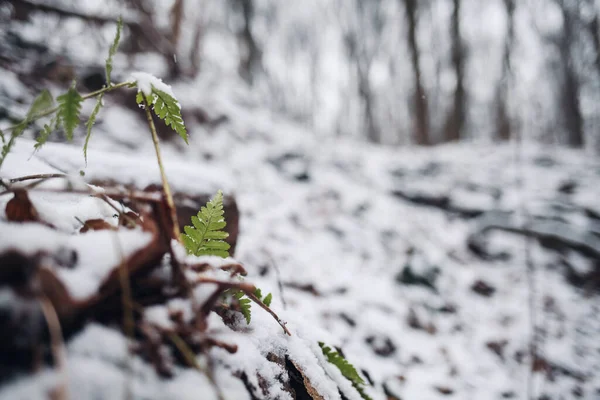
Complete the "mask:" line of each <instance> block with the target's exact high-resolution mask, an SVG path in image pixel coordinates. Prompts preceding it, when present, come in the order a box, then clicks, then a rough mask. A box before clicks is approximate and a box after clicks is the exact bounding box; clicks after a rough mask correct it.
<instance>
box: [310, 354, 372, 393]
mask: <svg viewBox="0 0 600 400" xmlns="http://www.w3.org/2000/svg"><path fill="white" fill-rule="evenodd" d="M319 347H320V348H321V351H322V352H323V355H324V356H325V358H327V361H328V362H330V363H331V364H333V365H335V366H336V367H337V368H338V369H339V370H340V372H341V373H342V375H344V377H345V378H346V379H348V380H349V381H350V382H351V383H352V386H353V387H354V389H356V391H357V392H358V393H359V394H360V397H362V398H363V399H364V400H372V399H371V397H369V395H367V394H366V393H365V391H364V386H365V381H364V379H363V378H362V377H361V376H360V375H359V374H358V371H356V368H354V366H353V365H352V364H350V363H349V362H348V360H346V359H345V358H344V357H343V356H342V355H341V354H340V353H338V352H337V351H335V350H333V349H332V348H331V347H329V346H326V345H325V343H323V342H319Z"/></svg>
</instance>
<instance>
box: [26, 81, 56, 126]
mask: <svg viewBox="0 0 600 400" xmlns="http://www.w3.org/2000/svg"><path fill="white" fill-rule="evenodd" d="M53 105H54V98H53V97H52V94H50V92H49V91H48V89H44V90H42V91H41V93H40V94H39V95H38V96H37V97H36V98H35V99H34V100H33V103H31V107H29V111H28V112H27V118H26V120H27V121H28V122H29V121H31V120H32V119H33V118H34V117H36V116H37V115H38V114H41V113H43V112H44V111H47V110H49V109H50V108H51V107H52V106H53Z"/></svg>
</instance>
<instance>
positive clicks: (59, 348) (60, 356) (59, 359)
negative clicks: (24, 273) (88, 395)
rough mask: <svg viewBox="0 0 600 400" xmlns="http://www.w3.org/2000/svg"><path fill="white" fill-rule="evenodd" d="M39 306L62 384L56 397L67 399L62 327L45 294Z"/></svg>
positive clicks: (66, 375)
mask: <svg viewBox="0 0 600 400" xmlns="http://www.w3.org/2000/svg"><path fill="white" fill-rule="evenodd" d="M40 306H41V308H42V313H43V314H44V318H45V319H46V323H47V324H48V331H49V332H50V347H51V349H52V357H54V363H55V364H56V367H57V368H58V370H59V371H60V373H61V375H62V380H63V382H62V384H61V387H60V389H59V391H58V397H59V398H60V399H61V400H68V398H69V394H68V392H67V383H68V374H67V357H66V354H65V342H64V340H63V335H62V329H61V327H60V320H59V319H58V315H57V314H56V310H55V309H54V306H53V305H52V303H51V302H50V300H48V298H47V297H46V296H43V295H42V296H41V297H40Z"/></svg>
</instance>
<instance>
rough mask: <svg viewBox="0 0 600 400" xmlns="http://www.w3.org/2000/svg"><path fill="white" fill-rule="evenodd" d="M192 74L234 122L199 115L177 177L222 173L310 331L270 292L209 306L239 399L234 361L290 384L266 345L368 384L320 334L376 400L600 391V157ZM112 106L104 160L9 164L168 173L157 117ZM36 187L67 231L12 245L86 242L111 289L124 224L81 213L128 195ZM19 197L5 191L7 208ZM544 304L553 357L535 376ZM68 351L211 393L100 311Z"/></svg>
mask: <svg viewBox="0 0 600 400" xmlns="http://www.w3.org/2000/svg"><path fill="white" fill-rule="evenodd" d="M186 85H189V84H186ZM194 87H195V88H196V89H197V90H201V91H202V92H203V93H205V95H203V96H202V99H200V100H199V99H197V98H194V93H196V91H191V90H186V86H184V85H180V86H177V85H176V86H174V87H173V90H174V92H175V94H176V95H177V96H178V98H179V100H180V102H181V103H182V105H183V107H184V109H185V107H186V104H194V105H195V106H198V107H203V108H204V109H205V111H207V112H208V113H209V115H213V116H219V115H223V116H226V117H227V120H226V121H225V122H224V123H222V124H220V125H218V126H217V127H214V128H210V129H208V128H203V127H202V126H196V127H195V128H192V129H191V130H190V146H189V147H186V148H184V149H183V148H182V146H180V145H179V144H178V143H176V141H175V142H171V143H166V144H165V145H164V153H165V164H166V168H167V174H168V176H169V178H170V180H171V183H172V185H173V187H174V189H175V190H179V191H186V192H188V193H192V194H195V193H207V192H209V193H212V192H214V191H216V190H217V189H218V188H223V189H224V191H225V192H226V193H227V194H232V195H234V196H235V197H236V199H237V202H238V206H239V207H240V211H241V214H240V215H241V216H240V218H241V219H240V236H239V239H238V248H237V252H236V259H237V260H238V261H240V262H242V263H243V265H244V266H245V267H246V269H247V270H248V271H249V275H248V277H247V278H246V279H247V280H248V281H251V282H253V283H256V284H257V286H259V287H261V288H262V289H263V291H266V292H273V295H274V302H273V309H274V310H276V311H277V312H278V313H279V314H280V316H281V317H282V318H283V319H284V320H285V321H287V322H288V326H289V328H290V330H291V331H292V334H293V336H292V337H291V338H288V337H286V336H285V335H284V334H283V333H282V331H281V328H280V327H279V326H278V325H277V323H276V322H275V321H273V320H272V319H271V317H270V316H269V315H267V314H266V313H264V312H262V310H260V309H258V308H257V307H256V306H255V307H254V308H253V320H252V322H251V324H250V325H249V327H248V328H247V329H246V328H244V329H241V330H239V331H237V332H235V331H233V330H231V329H230V328H228V327H227V326H226V325H224V324H223V322H222V321H221V319H220V318H219V317H218V316H216V315H214V317H211V318H210V319H209V322H210V329H209V331H210V332H211V333H212V334H214V335H215V336H216V337H217V338H219V339H221V340H224V341H226V342H229V343H236V344H238V345H239V349H240V350H239V351H238V352H237V353H236V354H233V355H231V354H228V353H226V352H225V351H223V350H222V349H218V348H217V349H213V350H212V352H211V356H212V357H213V359H214V363H215V365H214V368H215V371H216V382H217V384H218V386H219V387H221V389H222V391H223V394H224V396H225V398H227V399H242V398H250V397H249V395H248V392H247V390H246V388H245V387H244V385H243V384H242V381H241V380H240V379H238V378H236V377H234V376H233V374H234V373H235V372H239V371H244V372H246V375H247V377H248V378H249V381H250V384H251V385H254V386H255V388H256V387H258V386H259V385H260V382H259V381H257V374H256V372H258V373H259V374H260V375H261V376H263V377H266V378H270V379H272V382H271V383H270V386H269V387H268V389H267V391H266V393H265V392H261V391H259V390H256V391H255V393H254V395H255V396H257V398H263V397H264V398H276V397H277V396H279V397H280V398H282V399H283V398H289V394H288V393H287V392H285V391H283V389H282V387H281V385H280V384H279V383H278V382H277V379H276V377H277V376H279V375H280V374H281V373H282V369H281V367H280V366H278V365H277V364H275V363H271V362H268V361H266V359H265V357H266V356H267V353H268V352H275V353H276V354H278V355H279V356H282V355H288V356H289V357H290V358H291V359H292V360H293V361H295V362H296V363H297V364H298V365H299V366H301V367H302V368H304V369H305V374H306V376H307V377H308V378H309V379H310V380H311V382H312V384H313V386H314V387H315V389H317V391H320V392H321V393H322V394H323V396H324V397H325V398H327V399H329V398H339V394H338V392H337V389H336V383H333V382H337V386H338V387H341V389H342V391H343V392H344V394H345V396H347V397H348V398H355V397H356V393H355V392H353V390H352V388H351V387H348V383H347V382H346V383H345V385H346V387H344V379H343V377H341V376H338V375H339V372H337V370H335V369H331V368H330V366H328V364H327V363H326V362H324V359H323V358H322V356H320V352H319V348H318V346H317V345H316V342H317V341H319V340H322V341H325V342H327V343H330V344H332V345H336V346H339V347H341V348H342V349H343V351H344V353H345V355H346V357H347V358H348V359H349V360H350V361H351V362H352V363H354V365H355V366H356V367H357V368H359V369H360V370H362V371H363V372H364V373H365V375H367V376H368V380H369V381H370V382H372V383H373V386H372V387H371V388H370V389H369V393H370V394H371V395H372V397H373V398H376V399H384V398H386V396H387V398H391V399H423V400H427V399H446V398H456V399H478V400H485V399H502V398H515V399H518V398H526V393H527V391H528V390H530V391H531V392H532V393H534V394H535V396H536V397H535V398H545V399H566V398H586V399H595V398H599V397H600V373H599V372H598V371H600V340H599V337H600V298H599V297H598V286H599V282H598V268H599V264H598V263H599V261H598V259H599V258H600V256H599V254H600V245H598V241H599V240H600V239H599V232H600V203H598V199H599V198H600V187H599V186H598V183H599V182H600V162H598V161H597V159H594V158H592V157H589V156H587V155H585V154H583V153H579V152H571V151H568V150H564V149H558V148H542V147H533V146H529V145H525V146H523V147H522V148H517V147H516V146H514V145H512V146H489V145H481V144H461V145H447V146H442V147H437V148H433V149H416V148H400V149H393V148H383V147H375V146H370V145H367V144H364V143H358V142H352V141H344V140H335V141H334V140H331V141H317V140H316V139H314V136H312V135H311V133H310V132H307V131H305V130H303V129H301V128H299V127H298V126H296V125H294V124H293V123H291V122H289V121H286V120H282V119H278V118H277V117H276V116H273V115H271V114H270V113H269V112H268V111H265V110H264V109H263V108H261V107H258V106H257V105H256V104H253V101H252V97H251V96H250V95H249V94H248V93H245V92H244V91H243V90H242V89H240V87H241V86H237V85H235V84H232V85H231V86H226V85H220V86H218V87H211V88H210V90H209V87H208V85H206V84H204V83H203V82H195V85H194ZM102 117H103V118H102V119H101V121H100V122H99V124H98V127H97V131H96V133H95V134H94V137H93V139H92V142H91V145H90V148H91V150H90V151H89V154H88V166H87V167H85V165H84V160H83V155H82V152H81V147H80V146H79V145H65V144H55V143H51V144H48V145H47V146H46V147H45V148H44V149H42V151H40V152H39V153H37V154H36V155H34V156H33V157H30V156H31V152H32V145H33V142H31V141H29V140H26V139H23V140H20V141H19V142H18V145H17V147H16V148H15V150H14V151H13V153H12V154H11V155H10V156H9V158H8V159H7V161H6V163H5V165H4V166H3V167H2V170H1V171H0V175H1V176H2V177H3V178H15V177H18V176H23V175H28V174H34V173H48V172H66V173H70V174H73V176H78V171H80V170H84V171H85V177H84V178H83V179H84V180H86V181H91V180H94V179H113V180H117V181H119V182H122V183H135V184H136V185H137V186H138V187H144V186H146V185H147V184H149V183H153V182H154V183H158V182H159V176H158V171H157V168H156V166H155V163H154V159H153V153H152V151H153V149H152V147H151V141H150V139H149V137H147V136H148V133H147V132H146V131H145V130H144V127H143V124H142V123H141V122H140V121H141V120H136V119H135V116H134V114H132V112H131V111H126V110H125V109H122V108H119V107H118V106H116V105H110V104H107V108H106V110H103V115H102ZM192 126H193V125H192ZM173 135H175V134H173ZM114 138H118V141H115V140H113V139H114ZM175 139H178V138H175ZM73 179H75V178H73ZM75 184H81V182H75ZM44 185H46V186H48V185H52V186H53V187H57V185H64V182H63V181H61V182H57V181H49V182H47V183H45V184H44ZM41 187H42V188H43V187H44V186H43V185H42V186H41ZM61 187H62V186H61ZM30 197H31V199H32V202H33V203H34V205H35V207H36V208H37V209H38V210H39V211H40V214H42V217H43V218H44V219H45V221H47V222H49V223H51V224H52V225H54V226H55V227H57V228H58V231H52V230H50V229H49V228H47V227H42V226H23V225H16V224H13V223H7V222H6V221H4V220H0V252H1V251H3V250H6V249H7V248H10V247H17V248H20V249H22V250H23V251H27V252H34V251H35V250H37V249H47V250H50V251H53V250H54V251H57V250H58V249H59V248H65V247H66V248H71V249H75V250H76V251H78V252H79V254H80V255H81V256H82V258H80V259H79V262H78V264H77V265H76V268H75V269H74V270H70V271H65V272H62V273H61V278H62V279H64V281H65V282H66V283H67V286H68V288H69V291H70V292H71V294H72V295H73V296H76V297H77V296H85V295H86V294H89V293H91V292H93V290H94V287H95V286H94V284H96V285H98V282H99V280H101V279H102V277H103V276H104V275H103V274H105V273H107V271H106V268H107V267H110V266H111V265H114V264H115V260H116V259H117V257H118V256H117V254H115V253H114V252H115V251H116V250H114V246H113V247H111V246H110V243H111V240H113V239H114V236H111V234H110V233H109V232H106V231H100V232H88V233H85V234H78V233H76V232H77V231H78V229H79V225H78V222H77V220H76V219H75V217H77V218H79V219H81V220H85V219H89V218H105V219H107V220H110V219H111V218H112V212H111V210H110V209H109V208H107V206H106V205H105V204H104V203H101V202H99V201H98V202H96V201H94V200H92V199H90V198H89V197H87V196H74V195H56V194H49V193H44V192H39V193H33V194H32V195H31V196H30ZM9 199H10V196H7V195H5V196H2V197H0V205H1V206H2V209H4V205H5V204H6V202H7V201H8V200H9ZM2 217H3V215H2ZM2 219H4V218H2ZM493 227H496V228H498V227H500V228H502V229H492V228H493ZM523 229H524V230H526V231H528V232H530V234H531V235H532V237H531V238H530V239H527V238H526V236H525V235H522V234H521V233H520V231H522V230H523ZM540 238H541V240H539V239H540ZM118 239H119V241H120V242H121V243H122V247H123V248H126V249H127V251H134V250H135V249H136V248H137V247H136V246H142V245H143V244H144V243H145V240H147V238H145V237H144V233H143V232H141V231H127V232H123V233H121V234H119V236H118ZM565 242H568V243H570V245H569V246H565V245H563V244H564V243H565ZM103 243H106V246H105V247H103V248H104V249H105V250H103V251H101V252H98V248H100V246H101V245H102V244H103ZM574 247H578V249H579V250H574ZM106 249H108V250H106ZM111 249H112V250H111ZM528 267H529V270H530V271H531V274H529V275H528V274H527V270H528ZM594 271H595V275H594ZM528 278H531V279H530V280H529V279H528ZM594 279H595V281H594ZM5 294H6V293H3V294H2V296H3V297H2V298H3V300H2V301H3V302H4V301H9V300H10V299H7V295H5ZM531 301H533V303H534V313H533V315H532V314H531V307H530V302H531ZM173 307H174V308H177V307H182V305H181V304H169V308H173ZM163 314H165V315H166V313H165V308H164V307H162V308H161V307H158V308H156V309H153V310H151V311H147V313H146V317H147V318H149V319H150V320H153V321H155V322H157V321H158V322H160V321H164V320H165V318H164V317H161V315H163ZM532 318H534V319H535V326H536V327H537V334H538V339H537V340H536V343H537V352H538V362H536V363H535V364H536V368H535V369H536V371H534V372H532V373H531V372H530V364H531V361H530V358H529V356H528V346H529V343H530V338H531V335H532V328H533V324H532ZM243 324H244V323H242V325H243ZM67 347H68V355H67V366H68V382H69V385H68V386H69V389H70V391H71V394H72V398H103V399H116V398H122V396H123V393H124V392H123V391H124V390H125V389H124V388H125V387H126V384H127V383H128V384H129V385H130V389H131V390H132V392H133V394H134V398H139V399H171V398H172V399H175V398H177V399H187V398H190V399H192V398H194V399H196V398H203V399H210V398H213V395H214V393H213V390H212V386H211V385H210V383H209V381H208V379H207V378H206V377H205V376H204V375H203V374H201V373H199V372H196V371H194V370H191V369H187V370H186V369H178V370H177V374H176V376H175V377H174V378H172V379H170V380H162V379H160V378H158V377H157V375H156V373H155V372H154V370H153V369H152V367H151V366H150V365H148V364H146V363H144V362H143V361H142V360H141V359H140V358H138V357H134V358H133V361H131V362H132V365H133V366H132V367H131V368H132V371H133V372H132V373H130V374H129V375H126V374H125V373H124V371H125V365H126V364H127V359H128V357H127V352H126V351H125V348H126V347H125V338H124V336H123V335H122V334H120V333H119V332H118V331H117V330H115V329H113V328H109V327H105V326H102V325H98V324H89V325H88V326H86V327H85V328H84V329H83V330H82V331H81V332H80V333H79V334H78V335H76V336H75V337H74V338H73V339H72V340H71V341H70V342H69V343H68V345H67ZM199 362H200V363H201V364H202V365H204V364H205V362H206V361H205V360H204V359H202V358H200V359H199ZM325 371H327V372H325ZM328 377H329V378H328ZM59 378H60V377H59V376H58V375H57V374H55V373H53V372H52V371H42V372H39V373H37V374H36V375H34V376H31V377H24V378H22V379H20V380H17V381H14V382H12V383H9V384H5V385H4V386H2V387H0V398H2V399H17V398H19V399H20V398H22V399H30V398H44V396H46V395H47V390H48V389H49V388H51V387H52V385H54V384H55V383H56V382H57V381H58V379H59ZM32 382H35V383H36V384H32ZM199 396H200V397H199ZM544 396H546V397H544Z"/></svg>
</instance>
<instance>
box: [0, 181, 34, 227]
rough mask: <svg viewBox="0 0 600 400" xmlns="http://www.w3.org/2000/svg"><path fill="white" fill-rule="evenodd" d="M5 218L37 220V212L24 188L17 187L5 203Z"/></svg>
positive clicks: (23, 220) (25, 220)
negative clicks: (12, 195)
mask: <svg viewBox="0 0 600 400" xmlns="http://www.w3.org/2000/svg"><path fill="white" fill-rule="evenodd" d="M5 211H6V219H8V220H9V221H12V222H37V221H39V220H40V217H39V214H38V212H37V210H36V209H35V207H34V206H33V204H32V203H31V200H29V196H28V195H27V191H26V190H25V189H17V190H15V192H14V197H13V198H12V199H10V200H9V201H8V203H6V209H5Z"/></svg>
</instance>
